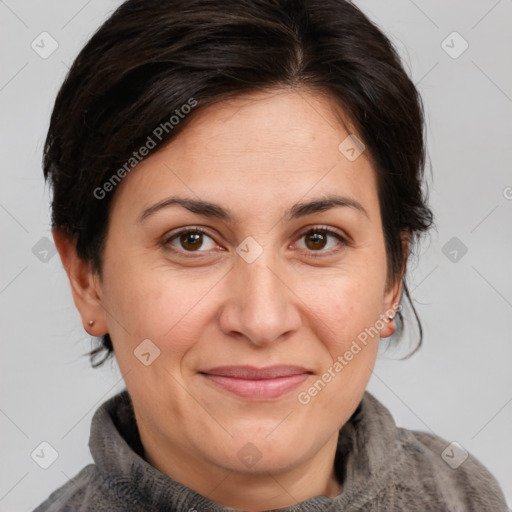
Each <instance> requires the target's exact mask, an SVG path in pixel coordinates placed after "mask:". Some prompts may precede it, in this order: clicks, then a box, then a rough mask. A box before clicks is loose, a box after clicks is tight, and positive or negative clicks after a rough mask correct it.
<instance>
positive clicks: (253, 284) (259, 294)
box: [221, 250, 300, 345]
mask: <svg viewBox="0 0 512 512" xmlns="http://www.w3.org/2000/svg"><path fill="white" fill-rule="evenodd" d="M280 272H282V270H281V266H280V265H279V262H278V261H277V258H274V256H273V254H271V252H270V251H269V250H265V251H263V252H262V253H261V254H260V255H259V256H258V257H257V259H255V260H254V261H252V262H250V263H249V262H248V261H246V260H244V259H243V257H239V258H238V259H237V261H236V263H235V265H234V268H233V274H232V276H231V278H232V279H233V280H234V282H232V283H231V285H230V289H231V290H232V291H231V292H230V293H229V299H228V302H227V304H225V305H224V311H223V314H222V315H221V326H222V328H223V330H224V331H225V332H226V333H228V332H230V333H234V332H238V333H241V334H243V335H244V336H245V337H247V338H249V339H250V340H251V341H252V342H253V343H254V344H258V345H262V344H265V343H271V342H273V341H274V340H276V339H278V338H280V337H281V336H282V335H283V334H285V333H288V332H290V331H293V330H296V329H297V328H298V326H299V324H300V315H299V312H298V310H297V309H296V307H295V305H294V301H293V294H292V293H291V291H290V290H289V289H288V288H287V286H286V285H285V284H284V282H283V281H285V279H284V278H283V277H284V276H283V277H281V276H280V275H279V274H280Z"/></svg>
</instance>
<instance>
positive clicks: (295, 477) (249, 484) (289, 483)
mask: <svg viewBox="0 0 512 512" xmlns="http://www.w3.org/2000/svg"><path fill="white" fill-rule="evenodd" d="M141 427H142V428H140V431H141V432H140V433H141V440H142V444H143V446H144V452H145V453H144V457H145V459H146V460H147V461H148V462H149V463H150V464H151V465H152V466H154V467H155V468H156V469H158V470H159V471H160V472H162V473H164V474H166V475H168V476H169V477H171V478H172V479H173V480H175V481H177V482H180V483H181V484H183V485H185V486H187V487H189V488H190V489H192V490H194V491H196V492H197V493H199V494H201V495H203V496H205V497H207V498H208V499H210V500H212V501H214V502H216V503H219V504H221V505H223V506H227V507H232V508H235V509H239V510H246V511H248V512H259V511H264V510H273V509H277V508H284V507H288V506H291V505H295V504H297V503H299V502H301V501H304V500H307V499H309V498H312V497H314V496H318V495H325V496H329V497H334V496H337V495H338V494H340V493H341V491H342V486H341V484H340V483H339V482H338V480H337V477H336V474H335V471H334V457H335V453H336V447H337V440H338V432H336V433H335V435H333V436H332V437H331V438H330V439H329V441H328V442H327V443H326V444H325V445H324V446H323V448H322V449H321V450H319V451H318V452H317V453H316V454H315V456H314V457H313V458H311V459H308V460H306V461H304V462H302V463H300V464H299V465H296V466H294V467H293V468H287V469H285V470H282V471H275V472H274V471H261V472H251V473H239V472H236V471H234V470H231V469H229V468H227V467H220V466H218V465H215V464H212V463H209V462H208V461H205V460H199V459H198V458H197V457H194V456H191V452H190V450H188V449H186V448H185V447H180V446H169V444H168V441H165V440H162V439H158V438H156V436H154V435H146V434H147V433H146V432H144V428H143V426H142V425H141ZM151 434H154V432H151ZM163 446H166V449H165V450H162V447H163Z"/></svg>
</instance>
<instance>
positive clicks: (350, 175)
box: [115, 89, 377, 211]
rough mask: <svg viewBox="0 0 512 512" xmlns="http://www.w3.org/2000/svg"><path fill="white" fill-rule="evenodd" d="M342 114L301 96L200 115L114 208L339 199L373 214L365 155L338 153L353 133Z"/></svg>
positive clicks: (139, 172)
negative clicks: (165, 202)
mask: <svg viewBox="0 0 512 512" xmlns="http://www.w3.org/2000/svg"><path fill="white" fill-rule="evenodd" d="M340 114H341V115H340ZM342 114H343V113H342V112H341V110H340V108H339V106H338V105H337V104H335V102H334V100H333V99H331V98H329V97H328V96H326V95H322V94H315V93H313V92H311V91H307V90H300V89H292V90H273V91H265V92H258V93H251V94H245V95H241V96H238V97H236V98H233V99H230V100H224V101H222V102H218V103H215V104H213V105H210V106H208V107H204V108H203V109H202V110H200V111H198V112H196V113H195V114H194V118H193V119H192V120H191V122H190V123H189V124H188V125H187V126H186V127H185V129H184V130H183V131H182V132H180V133H179V135H178V136H177V137H175V138H174V139H173V140H172V141H171V142H170V143H168V144H167V145H166V146H165V147H164V148H162V149H160V150H159V151H158V152H156V153H154V154H153V155H151V156H150V157H148V158H146V159H145V160H144V161H142V162H141V163H140V164H139V165H138V166H137V167H136V168H135V169H134V170H133V171H131V172H130V174H129V175H127V176H126V178H124V179H123V181H122V183H121V184H120V186H119V187H118V190H117V192H116V198H115V200H116V201H117V202H119V201H120V200H121V201H122V199H123V198H124V199H129V204H130V205H131V207H132V208H134V207H139V208H140V209H142V208H144V207H147V206H150V204H151V203H153V202H157V201H159V200H162V199H164V198H165V197H166V195H176V194H177V193H178V194H179V193H182V194H184V195H186V196H187V197H191V196H196V198H197V197H199V198H201V199H204V200H209V201H212V202H219V201H221V202H224V203H226V202H229V203H232V204H233V205H235V204H236V203H237V202H238V203H240V204H239V205H238V206H244V207H245V208H249V207H253V210H254V208H258V211H261V208H264V209H265V208H266V209H272V208H274V207H275V208H277V207H280V205H283V206H284V203H286V202H290V203H295V202H297V201H298V200H300V199H303V198H307V197H309V196H311V197H318V196H319V195H325V194H327V193H329V194H331V193H339V194H344V195H347V194H348V195H351V196H354V197H357V199H358V200H359V201H360V202H366V203H368V208H367V209H368V210H371V209H372V204H371V203H374V202H375V200H376V199H377V191H376V180H375V173H374V170H373V167H372V164H371V161H370V158H369V155H368V154H367V152H366V151H363V152H362V153H361V154H360V156H359V157H357V158H356V159H349V158H347V154H345V153H344V151H343V149H344V147H345V146H346V143H345V142H344V141H347V140H348V143H350V141H351V139H350V138H349V139H347V138H348V137H349V136H351V135H352V132H351V131H350V124H349V123H347V121H346V120H345V119H344V118H343V117H342ZM340 145H341V146H340ZM356 149H357V148H356ZM359 149H360V148H359ZM127 196H128V197H127ZM373 206H375V205H373ZM365 207H366V206H365Z"/></svg>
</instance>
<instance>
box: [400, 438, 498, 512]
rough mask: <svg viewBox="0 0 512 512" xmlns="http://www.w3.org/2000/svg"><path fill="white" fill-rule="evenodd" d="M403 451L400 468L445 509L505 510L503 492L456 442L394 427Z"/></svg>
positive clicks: (419, 489)
mask: <svg viewBox="0 0 512 512" xmlns="http://www.w3.org/2000/svg"><path fill="white" fill-rule="evenodd" d="M397 440H398V442H399V444H400V446H401V451H403V453H404V455H405V457H404V463H403V464H402V467H401V471H400V472H403V476H407V478H406V479H405V481H407V480H409V481H411V482H415V487H417V489H416V490H417V491H419V492H422V493H426V494H427V495H428V494H429V493H434V494H436V495H437V496H438V498H439V499H442V501H443V503H445V504H446V505H451V507H450V508H449V510H461V511H479V512H481V511H493V512H494V511H496V512H501V511H503V512H507V511H508V507H507V504H506V501H505V497H504V495H503V492H502V490H501V488H500V486H499V484H498V482H497V481H496V479H495V478H494V477H493V476H492V475H491V473H490V472H489V471H488V470H487V468H486V467H485V466H484V465H483V464H482V463H481V462H479V461H478V460H477V459H476V458H475V457H474V456H472V455H471V454H470V453H468V452H467V451H466V450H465V448H464V447H463V446H461V445H460V444H458V443H453V442H452V443H450V442H448V441H446V440H445V439H443V438H441V437H439V436H436V435H433V434H429V433H427V432H420V431H414V430H407V429H403V428H397Z"/></svg>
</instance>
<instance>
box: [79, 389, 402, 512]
mask: <svg viewBox="0 0 512 512" xmlns="http://www.w3.org/2000/svg"><path fill="white" fill-rule="evenodd" d="M89 447H90V450H91V454H92V457H93V459H94V462H95V463H96V466H97V468H98V470H99V471H100V473H101V474H102V476H103V478H104V485H106V486H108V487H109V488H110V489H113V490H114V491H115V492H116V493H117V494H118V495H119V496H125V497H126V500H127V502H129V503H133V504H136V503H137V504H140V505H144V506H146V507H147V508H148V509H151V510H157V511H160V510H161V511H164V510H165V511H166V512H169V511H174V510H176V511H183V510H189V509H191V510H194V509H196V510H199V511H201V512H233V511H235V510H237V509H234V508H230V507H225V506H222V505H219V504H218V503H215V502H213V501H212V500H210V499H208V498H206V497H204V496H202V495H200V494H198V493H196V492H195V491H193V490H192V489H190V488H189V487H186V486H184V485H182V484H181V483H179V482H176V481H175V480H173V479H172V478H170V477H169V476H167V475H165V474H163V473H161V472H160V471H159V470H157V469H156V468H154V467H153V466H151V465H150V464H148V463H147V462H146V461H145V460H144V458H143V448H142V444H141V441H140V437H139V433H138V429H137V424H136V421H135V417H134V414H133V407H132V402H131V399H130V396H129V394H128V392H127V391H126V390H124V391H123V392H121V393H119V394H117V395H115V396H114V397H112V398H111V399H110V400H108V401H107V402H105V403H104V404H102V405H101V407H100V408H99V409H98V410H97V411H96V413H95V415H94V417H93V419H92V424H91V436H90V440H89ZM403 458H404V454H403V452H402V451H401V450H400V449H399V444H398V442H397V428H396V425H395V422H394V421H393V418H392V417H391V415H390V413H389V412H388V410H387V409H386V408H385V407H384V406H383V405H382V404H380V403H379V402H378V401H377V400H376V399H375V398H374V397H373V396H372V395H371V394H370V393H368V392H365V394H364V396H363V399H362V401H361V403H360V404H359V406H358V408H357V409H356V411H355V412H354V414H353V415H352V417H351V418H350V419H349V420H348V421H347V422H346V423H345V425H344V426H343V427H342V428H341V430H340V434H339V437H338V447H337V451H336V457H335V462H334V464H335V471H336V473H337V475H338V478H339V480H340V481H341V482H342V483H343V491H342V492H341V493H340V494H339V495H337V496H335V497H333V498H330V497H328V496H325V495H322V496H314V497H312V498H309V499H307V500H304V501H302V502H300V503H297V504H296V505H292V506H289V507H284V508H280V509H276V510H278V511H279V512H318V511H319V510H322V511H328V510H332V511H334V510H336V511H340V510H343V511H350V510H353V509H354V510H357V509H358V508H360V507H361V506H362V505H364V503H365V502H367V501H368V500H370V499H372V498H373V497H374V496H375V495H376V494H377V493H378V492H379V491H380V489H382V487H383V486H384V485H386V483H387V482H388V480H389V478H391V476H392V473H393V469H394V470H396V469H398V466H401V465H402V464H403V462H404V461H403ZM150 507H151V508H150Z"/></svg>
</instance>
